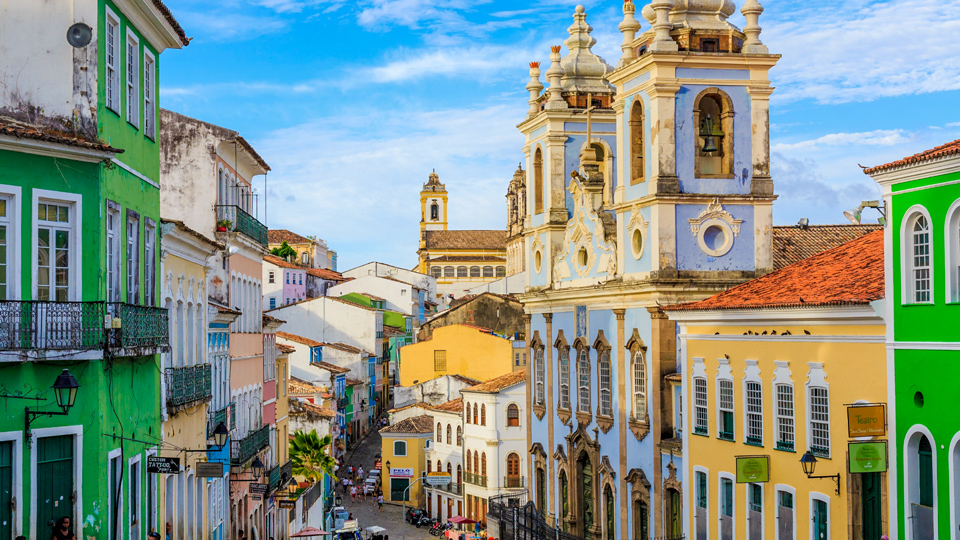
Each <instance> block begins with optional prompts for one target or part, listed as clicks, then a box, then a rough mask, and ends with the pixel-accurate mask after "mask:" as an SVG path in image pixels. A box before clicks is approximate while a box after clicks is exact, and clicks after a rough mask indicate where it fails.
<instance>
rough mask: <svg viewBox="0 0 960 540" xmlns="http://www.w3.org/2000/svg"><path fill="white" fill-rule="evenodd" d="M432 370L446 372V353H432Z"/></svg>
mask: <svg viewBox="0 0 960 540" xmlns="http://www.w3.org/2000/svg"><path fill="white" fill-rule="evenodd" d="M433 370H434V371H446V370H447V351H433Z"/></svg>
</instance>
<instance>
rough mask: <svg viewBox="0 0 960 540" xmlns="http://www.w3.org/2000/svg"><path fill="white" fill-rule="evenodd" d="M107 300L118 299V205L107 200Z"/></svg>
mask: <svg viewBox="0 0 960 540" xmlns="http://www.w3.org/2000/svg"><path fill="white" fill-rule="evenodd" d="M106 247H107V301H108V302H119V301H120V205H119V204H117V203H115V202H113V201H107V246H106Z"/></svg>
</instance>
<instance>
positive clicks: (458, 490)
mask: <svg viewBox="0 0 960 540" xmlns="http://www.w3.org/2000/svg"><path fill="white" fill-rule="evenodd" d="M427 489H432V490H435V491H443V492H445V493H449V494H450V495H453V496H455V497H459V496H461V495H463V486H462V485H461V484H454V483H453V482H450V483H449V484H446V485H442V486H440V485H437V486H427Z"/></svg>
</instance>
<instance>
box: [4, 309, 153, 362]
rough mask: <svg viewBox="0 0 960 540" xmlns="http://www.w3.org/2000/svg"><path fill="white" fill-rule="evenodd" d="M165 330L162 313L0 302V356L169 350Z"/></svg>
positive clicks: (144, 310) (145, 310)
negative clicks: (36, 352)
mask: <svg viewBox="0 0 960 540" xmlns="http://www.w3.org/2000/svg"><path fill="white" fill-rule="evenodd" d="M108 315H109V319H108V318H107V316H108ZM118 321H119V322H118ZM117 326H119V328H118V327H117ZM169 329H170V326H169V323H168V314H167V310H166V309H163V308H156V307H150V306H137V305H133V304H124V303H117V302H42V301H35V300H6V301H2V302H0V351H31V350H40V351H63V350H95V349H110V350H113V351H117V350H119V349H133V348H138V349H142V348H160V347H166V346H168V345H169V342H170V335H169ZM140 352H142V353H143V354H151V353H152V352H155V351H151V352H144V351H140Z"/></svg>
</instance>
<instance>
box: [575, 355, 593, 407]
mask: <svg viewBox="0 0 960 540" xmlns="http://www.w3.org/2000/svg"><path fill="white" fill-rule="evenodd" d="M577 391H578V393H577V410H578V411H580V412H590V360H589V358H588V357H587V350H586V349H580V359H579V360H578V361H577Z"/></svg>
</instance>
